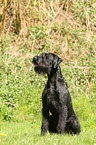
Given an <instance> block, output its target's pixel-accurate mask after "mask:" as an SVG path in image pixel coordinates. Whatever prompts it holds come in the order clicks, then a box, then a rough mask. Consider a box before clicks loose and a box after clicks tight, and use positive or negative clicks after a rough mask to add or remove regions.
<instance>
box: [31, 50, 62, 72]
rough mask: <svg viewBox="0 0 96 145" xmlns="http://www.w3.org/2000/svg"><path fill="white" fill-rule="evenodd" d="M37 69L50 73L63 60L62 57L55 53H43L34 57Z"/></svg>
mask: <svg viewBox="0 0 96 145" xmlns="http://www.w3.org/2000/svg"><path fill="white" fill-rule="evenodd" d="M32 62H33V64H34V68H35V71H36V72H38V73H39V74H45V73H47V74H50V72H51V71H52V70H53V69H56V68H57V66H58V65H59V64H60V63H61V62H62V59H61V58H60V57H58V56H57V55H55V54H53V53H43V54H41V55H39V56H35V57H33V61H32Z"/></svg>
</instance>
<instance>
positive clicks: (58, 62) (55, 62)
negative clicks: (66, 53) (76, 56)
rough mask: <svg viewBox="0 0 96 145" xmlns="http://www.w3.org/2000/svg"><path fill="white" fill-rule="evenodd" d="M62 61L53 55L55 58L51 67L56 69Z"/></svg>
mask: <svg viewBox="0 0 96 145" xmlns="http://www.w3.org/2000/svg"><path fill="white" fill-rule="evenodd" d="M62 61H63V60H62V59H61V58H60V57H58V56H57V55H55V58H54V60H53V66H54V68H56V67H57V66H58V65H59V64H60V63H61V62H62Z"/></svg>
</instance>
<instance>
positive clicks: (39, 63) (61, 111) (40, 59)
mask: <svg viewBox="0 0 96 145" xmlns="http://www.w3.org/2000/svg"><path fill="white" fill-rule="evenodd" d="M61 62H62V59H61V58H59V57H58V56H57V55H55V54H53V53H43V54H41V55H40V56H35V57H34V58H33V63H34V68H35V71H36V72H38V73H39V74H45V73H47V74H48V81H47V84H46V86H45V88H44V91H43V94H42V103H43V108H42V127H41V135H45V133H46V132H47V130H49V132H53V133H61V134H63V133H65V132H69V133H72V134H77V133H80V131H81V129H80V124H79V121H78V118H77V116H76V115H75V112H74V110H73V107H72V101H71V96H70V93H69V91H68V89H67V85H66V82H65V80H64V78H63V76H62V74H61V69H60V66H59V64H60V63H61ZM50 112H51V114H52V115H49V113H50Z"/></svg>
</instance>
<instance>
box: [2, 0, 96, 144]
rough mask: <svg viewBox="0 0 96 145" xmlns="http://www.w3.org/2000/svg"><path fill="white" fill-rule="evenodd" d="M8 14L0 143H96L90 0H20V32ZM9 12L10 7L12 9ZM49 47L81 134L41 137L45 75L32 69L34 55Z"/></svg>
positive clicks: (94, 31) (95, 28)
mask: <svg viewBox="0 0 96 145" xmlns="http://www.w3.org/2000/svg"><path fill="white" fill-rule="evenodd" d="M15 5H17V1H16V3H15V2H14V5H13V3H11V5H10V7H9V11H8V13H7V14H6V25H5V28H6V29H5V31H4V38H3V40H4V41H3V42H1V43H0V49H1V51H0V126H1V130H0V144H1V145H3V144H4V145H8V144H16V143H17V144H20V145H21V144H48V145H49V144H56V145H58V144H60V145H63V144H66V145H67V144H68V145H69V144H73V145H74V144H82V145H83V144H86V145H87V144H89V145H90V144H93V145H94V144H96V137H95V136H96V127H95V126H96V125H95V124H96V117H95V116H96V40H95V39H96V23H95V6H96V2H95V1H94V0H89V1H86V2H85V1H84V0H82V1H80V0H77V1H75V0H73V1H71V0H66V1H62V0H61V1H53V2H52V1H47V0H46V2H45V1H34V0H31V1H22V2H21V20H22V21H21V24H22V30H21V32H20V34H19V35H16V34H15V33H14V30H13V29H15V28H14V25H13V23H12V21H11V20H12V19H13V17H12V16H13V15H11V13H13V12H12V10H13V9H14V13H15ZM10 11H11V12H10ZM42 52H53V53H56V54H57V55H59V56H60V57H61V58H62V59H63V63H62V64H61V69H62V73H63V76H64V78H65V80H66V82H67V84H68V88H69V91H70V94H71V96H72V101H73V107H74V110H75V112H76V114H77V116H78V118H79V120H80V124H81V129H82V131H81V133H80V135H79V136H71V135H68V134H64V135H63V136H61V135H57V134H52V135H50V134H49V133H47V134H46V136H45V137H41V136H40V126H41V119H42V118H41V109H42V100H41V99H42V98H41V96H42V91H43V89H44V86H45V83H46V81H47V76H39V75H38V74H36V73H35V72H34V66H33V64H32V62H31V61H32V58H33V56H34V55H38V54H40V53H42Z"/></svg>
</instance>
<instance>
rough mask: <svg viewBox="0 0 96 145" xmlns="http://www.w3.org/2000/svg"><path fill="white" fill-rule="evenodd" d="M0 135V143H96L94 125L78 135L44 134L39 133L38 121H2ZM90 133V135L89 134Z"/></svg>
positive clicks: (51, 144) (59, 144)
mask: <svg viewBox="0 0 96 145" xmlns="http://www.w3.org/2000/svg"><path fill="white" fill-rule="evenodd" d="M1 132H2V134H1V136H0V144H1V145H3V144H4V145H9V144H14V145H26V144H30V145H31V144H38V145H39V144H42V145H43V144H44V145H45V144H49V145H55V144H56V145H63V144H66V145H71V144H74V145H75V144H77V143H78V144H79V145H84V144H86V145H94V144H95V143H96V136H95V135H96V130H95V129H94V127H91V128H90V129H89V128H88V127H86V129H84V128H83V129H82V132H81V133H80V135H73V136H72V135H68V134H64V135H57V134H51V135H50V134H49V133H47V134H46V136H44V137H43V136H41V135H40V123H39V121H37V122H35V123H34V124H33V123H32V122H28V121H24V122H19V123H18V122H10V123H8V122H4V124H2V125H1ZM90 134H91V135H90Z"/></svg>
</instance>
